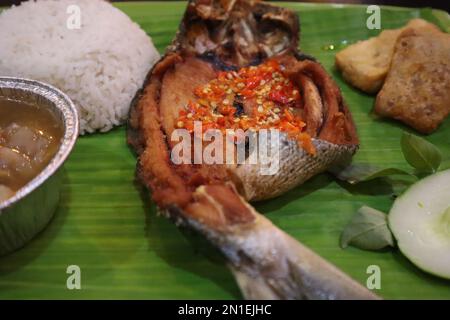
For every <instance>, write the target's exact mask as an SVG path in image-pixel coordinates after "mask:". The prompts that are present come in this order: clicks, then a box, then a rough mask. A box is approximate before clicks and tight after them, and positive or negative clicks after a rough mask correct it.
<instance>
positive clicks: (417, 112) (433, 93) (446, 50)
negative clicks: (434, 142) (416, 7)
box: [375, 29, 450, 134]
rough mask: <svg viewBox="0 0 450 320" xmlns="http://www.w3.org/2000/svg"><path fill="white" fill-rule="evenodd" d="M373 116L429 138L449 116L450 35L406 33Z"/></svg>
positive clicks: (397, 44)
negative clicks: (427, 135)
mask: <svg viewBox="0 0 450 320" xmlns="http://www.w3.org/2000/svg"><path fill="white" fill-rule="evenodd" d="M375 112H376V113H377V114H379V115H381V116H383V117H390V118H394V119H396V120H400V121H402V122H404V123H406V124H407V125H409V126H411V127H413V128H414V129H416V130H417V131H419V132H421V133H425V134H429V133H431V132H433V131H434V130H436V129H437V127H438V126H439V124H440V123H441V122H442V121H443V120H444V119H445V118H446V117H447V116H448V114H449V113H450V35H449V34H446V33H443V32H440V31H435V32H426V31H423V30H422V31H418V30H414V29H408V30H405V31H404V32H402V34H401V35H400V37H399V38H398V40H397V43H396V45H395V52H394V56H393V58H392V63H391V69H390V71H389V74H388V76H387V78H386V82H385V83H384V86H383V88H382V89H381V91H380V92H379V94H378V96H377V99H376V102H375Z"/></svg>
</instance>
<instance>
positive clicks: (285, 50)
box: [128, 0, 378, 299]
mask: <svg viewBox="0 0 450 320" xmlns="http://www.w3.org/2000/svg"><path fill="white" fill-rule="evenodd" d="M260 24H263V27H260V28H258V25H259V26H261V25H260ZM266 24H267V25H266ZM207 26H210V27H207ZM211 26H214V28H212V27H211ZM264 26H265V27H264ZM222 27H223V28H222ZM270 27H272V28H270ZM265 28H266V29H267V30H272V31H271V32H270V34H261V30H264V29H265ZM249 31H251V32H250V33H249ZM294 31H295V32H296V33H297V32H298V22H297V19H296V18H295V15H294V14H293V13H292V12H291V11H289V10H286V9H281V8H278V7H273V6H271V5H267V4H263V3H258V2H256V3H254V2H253V1H243V0H241V1H239V0H236V1H205V0H202V1H192V2H190V3H189V4H188V8H187V10H186V14H185V17H184V18H183V21H182V23H181V26H180V30H179V32H178V34H177V36H176V39H175V41H174V42H173V44H172V45H171V46H170V47H169V49H168V51H167V53H166V55H165V56H164V57H163V58H162V59H161V61H160V62H159V63H157V64H156V65H155V67H154V68H153V70H152V71H151V73H150V74H149V76H148V78H147V81H146V83H145V85H144V88H143V90H142V91H141V92H139V93H138V95H137V96H136V98H135V99H134V102H133V105H132V108H131V114H130V119H129V128H128V142H129V144H130V145H131V146H132V147H133V148H134V149H135V150H136V152H137V154H138V156H139V159H138V165H137V175H138V177H139V179H140V181H141V182H142V183H143V184H144V185H145V186H146V187H148V188H149V189H150V190H151V192H152V199H153V200H154V201H155V202H156V204H157V205H158V207H159V208H160V209H161V212H163V213H164V214H166V215H167V216H168V217H169V218H171V219H172V220H174V221H175V223H176V224H177V225H183V226H185V227H187V228H190V229H193V230H196V231H197V232H199V233H200V234H202V235H204V236H205V237H206V238H207V239H208V240H209V241H210V242H211V243H213V244H214V245H215V246H216V247H217V248H218V250H220V251H221V252H222V253H223V255H224V257H225V258H226V259H227V261H228V266H229V268H230V269H231V270H232V272H233V274H234V275H235V278H236V280H237V282H238V284H239V286H240V287H241V290H242V293H243V294H244V297H245V298H248V299H377V298H378V297H377V296H376V295H374V294H373V293H372V292H370V291H369V290H367V289H366V288H364V287H362V286H361V285H360V284H358V283H357V282H355V281H354V280H352V279H351V278H349V277H348V276H346V275H345V274H343V273H342V272H341V271H339V270H338V269H337V268H336V267H334V266H332V265H331V264H330V263H328V262H327V261H325V260H324V259H322V258H321V257H319V256H318V255H316V254H315V253H313V252H312V251H310V250H309V249H307V248H305V247H304V246H303V245H301V244H300V243H298V242H297V241H296V240H294V239H293V238H292V237H290V236H289V235H287V234H286V233H285V232H283V231H281V230H280V229H278V228H277V227H276V226H274V225H273V224H272V223H271V222H270V221H269V220H267V219H266V218H264V217H263V216H262V215H260V214H259V213H257V212H256V211H255V210H254V209H253V208H252V206H251V205H250V204H249V203H248V202H247V200H248V198H247V197H246V194H245V192H244V191H242V190H243V189H244V188H242V185H243V184H244V185H245V182H243V181H242V180H240V179H239V177H237V180H236V175H233V174H231V173H230V170H229V168H228V167H226V166H225V165H188V164H187V165H175V164H174V163H172V161H171V159H170V150H171V142H170V139H169V137H170V134H171V131H172V130H173V121H172V120H173V114H174V113H173V110H172V109H171V108H176V107H177V106H173V102H174V101H175V102H180V105H182V103H183V101H185V100H186V99H187V98H188V96H189V94H190V93H189V92H187V93H186V92H185V91H186V90H188V91H189V90H190V89H189V85H190V83H189V81H184V82H183V84H181V81H178V80H177V81H176V79H187V78H186V77H185V76H186V75H189V73H192V72H191V71H190V70H192V69H191V68H192V67H193V66H195V73H194V74H192V77H193V78H195V79H198V78H202V77H203V78H205V79H206V78H208V77H210V76H211V75H212V73H211V72H212V71H214V70H216V71H220V70H224V69H227V68H233V67H234V68H236V67H241V66H244V65H247V64H249V63H255V62H261V61H263V60H264V59H266V58H268V57H273V56H277V57H280V59H287V60H288V61H287V62H285V63H286V66H288V67H289V63H288V62H289V61H293V62H294V63H295V65H292V77H297V76H299V78H300V79H299V83H300V84H301V83H302V82H303V83H308V86H311V85H312V86H313V88H311V87H308V88H309V89H308V92H309V93H308V94H309V95H310V97H309V99H308V101H311V103H312V104H313V105H311V106H309V107H310V108H312V109H311V110H310V112H309V115H310V119H311V123H313V124H314V125H313V126H312V127H313V128H314V132H315V133H314V135H313V136H314V137H315V138H316V139H317V141H320V143H323V144H324V145H325V144H326V143H328V144H330V145H331V144H332V145H335V148H339V147H341V148H342V151H341V152H342V153H345V154H346V155H347V157H351V155H352V154H353V152H354V150H355V148H357V144H358V139H357V136H356V130H355V128H354V124H353V122H352V120H351V116H350V114H349V112H348V110H347V109H346V106H345V104H344V103H343V102H342V97H341V95H340V92H339V89H338V88H337V86H336V85H335V84H334V82H332V81H331V79H330V78H326V77H324V74H325V71H324V70H323V68H322V67H321V66H320V65H319V64H318V63H316V62H314V61H311V60H308V59H306V58H304V57H303V61H304V62H303V63H302V62H301V61H302V59H299V57H300V55H299V54H298V53H297V49H296V47H297V38H296V36H297V35H296V33H294V34H293V32H294ZM239 35H240V36H239ZM241 38H242V39H244V40H241ZM241 41H244V43H245V44H246V45H245V46H243V45H240V43H241ZM224 43H226V45H223V44H224ZM306 60H308V61H306ZM298 61H300V65H298V64H297V62H298ZM304 77H307V79H306V80H305V79H304ZM302 78H303V81H302V80H301V79H302ZM192 82H194V81H192ZM192 85H193V84H192ZM169 88H170V90H169ZM177 88H178V89H180V90H177ZM317 95H319V96H320V98H319V97H317ZM318 100H319V101H320V103H313V101H318ZM171 106H172V107H171ZM348 148H353V149H352V150H348ZM291 149H292V150H294V148H291ZM300 151H301V152H303V151H302V150H298V149H295V151H291V152H293V153H294V154H296V155H297V156H300V157H301V154H303V153H300ZM326 157H327V158H328V161H329V162H332V161H330V155H328V156H326ZM302 159H303V160H305V158H304V157H302ZM320 159H322V161H324V160H325V159H323V158H321V157H318V158H317V159H316V161H318V162H320V161H321V160H320ZM334 160H336V159H334ZM305 161H306V162H308V160H307V159H306V160H305ZM292 165H293V166H295V165H296V163H292V164H291V166H292ZM327 165H328V164H327ZM327 165H323V164H322V166H323V167H321V168H314V169H311V170H310V171H308V172H299V175H304V176H305V177H306V176H307V175H312V174H316V173H318V172H319V171H323V170H325V169H326V166H327ZM244 172H247V171H245V170H244ZM284 176H286V175H284ZM296 183H298V181H297V182H296ZM258 187H260V186H258ZM291 187H292V185H290V186H289V188H291ZM240 192H241V193H240Z"/></svg>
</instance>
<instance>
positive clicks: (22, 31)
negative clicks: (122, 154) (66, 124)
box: [0, 0, 159, 133]
mask: <svg viewBox="0 0 450 320" xmlns="http://www.w3.org/2000/svg"><path fill="white" fill-rule="evenodd" d="M71 5H76V6H78V8H79V9H80V19H79V20H77V17H76V13H77V8H76V7H75V9H74V7H69V6H71ZM74 14H75V15H74ZM77 21H80V22H81V25H80V28H79V29H76V26H77V25H76V23H77ZM68 26H69V27H68ZM74 27H75V29H74ZM158 59H159V53H158V52H157V50H156V49H155V47H154V45H153V43H152V41H151V39H150V38H149V37H148V36H147V35H146V33H145V32H144V31H143V30H142V29H140V28H139V26H138V25H137V24H135V23H133V22H132V21H131V20H130V19H129V18H128V16H126V15H125V14H124V13H123V12H121V11H120V10H118V9H116V8H114V7H113V6H112V5H111V4H109V3H107V2H104V1H101V0H40V1H37V2H31V1H30V2H25V3H22V4H21V5H20V6H17V7H12V8H10V9H8V10H5V11H3V12H2V13H1V14H0V76H15V77H24V78H31V79H35V80H40V81H43V82H47V83H50V84H52V85H54V86H56V87H58V88H59V89H61V90H62V91H64V92H65V93H67V94H68V95H69V96H70V97H71V98H72V100H73V101H74V102H75V104H76V105H77V108H78V110H79V114H80V123H81V133H86V132H93V131H96V130H100V131H107V130H110V129H111V128H112V127H113V126H115V125H119V124H121V123H123V122H124V120H125V119H126V117H127V114H128V110H129V107H130V102H131V100H132V98H133V96H134V94H135V93H136V91H137V90H138V89H139V88H140V87H141V86H142V84H143V81H144V78H145V76H146V74H147V72H148V71H149V70H150V68H151V67H152V66H153V64H154V63H155V62H156V61H157V60H158Z"/></svg>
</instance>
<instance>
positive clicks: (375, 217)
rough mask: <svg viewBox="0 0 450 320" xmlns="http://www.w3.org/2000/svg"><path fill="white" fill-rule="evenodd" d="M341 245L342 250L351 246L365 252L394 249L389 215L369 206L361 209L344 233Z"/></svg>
mask: <svg viewBox="0 0 450 320" xmlns="http://www.w3.org/2000/svg"><path fill="white" fill-rule="evenodd" d="M340 245H341V247H342V248H346V247H347V246H349V245H351V246H354V247H356V248H360V249H364V250H380V249H383V248H385V247H388V246H391V247H394V246H395V242H394V237H393V236H392V233H391V231H390V230H389V228H388V225H387V215H386V214H385V213H383V212H381V211H378V210H376V209H373V208H370V207H367V206H363V207H361V208H360V209H359V210H358V212H357V213H356V215H355V216H353V218H352V220H351V221H350V223H349V224H348V225H347V226H346V227H345V229H344V231H343V232H342V235H341V241H340Z"/></svg>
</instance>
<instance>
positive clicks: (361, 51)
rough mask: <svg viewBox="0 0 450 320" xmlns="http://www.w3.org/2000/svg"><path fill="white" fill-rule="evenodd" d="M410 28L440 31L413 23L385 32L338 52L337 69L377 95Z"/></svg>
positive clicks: (351, 81)
mask: <svg viewBox="0 0 450 320" xmlns="http://www.w3.org/2000/svg"><path fill="white" fill-rule="evenodd" d="M408 28H412V29H420V30H422V29H423V30H430V31H439V29H438V28H437V27H436V26H435V25H433V24H431V23H429V22H427V21H425V20H422V19H413V20H411V21H410V22H409V23H408V24H407V25H406V26H405V27H403V28H400V29H393V30H384V31H382V32H381V33H380V34H379V35H378V36H377V37H373V38H370V39H368V40H365V41H360V42H357V43H355V44H353V45H350V46H348V47H347V48H345V49H343V50H342V51H340V52H338V53H337V54H336V60H335V64H336V68H337V69H338V70H340V71H341V73H342V76H343V77H344V79H345V80H346V81H347V82H349V83H350V84H351V85H353V86H354V87H356V88H358V89H360V90H362V91H364V92H367V93H377V92H378V91H379V90H380V88H381V87H382V85H383V82H384V80H385V78H386V75H387V73H388V70H389V66H390V64H391V59H392V55H393V52H394V45H395V43H396V41H397V38H398V36H399V35H400V34H401V33H402V32H403V31H404V30H406V29H408Z"/></svg>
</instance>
